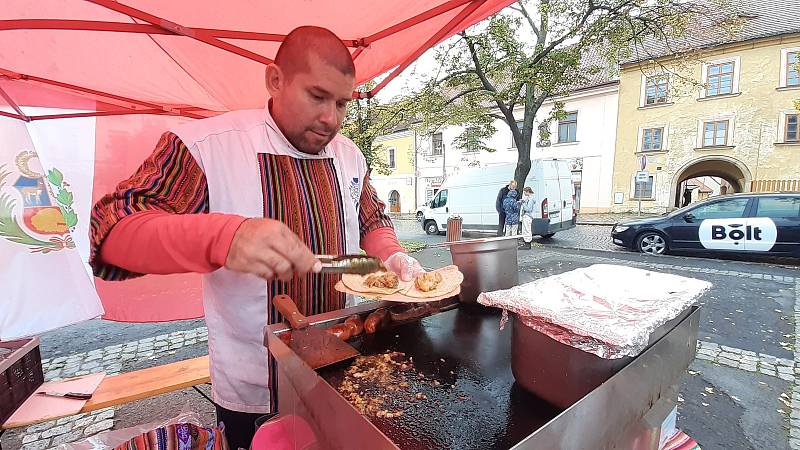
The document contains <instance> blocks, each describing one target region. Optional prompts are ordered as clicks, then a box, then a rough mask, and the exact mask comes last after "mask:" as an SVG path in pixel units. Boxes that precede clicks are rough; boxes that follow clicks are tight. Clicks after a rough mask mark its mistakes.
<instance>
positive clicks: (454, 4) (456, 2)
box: [362, 0, 474, 45]
mask: <svg viewBox="0 0 800 450" xmlns="http://www.w3.org/2000/svg"><path fill="white" fill-rule="evenodd" d="M471 1H474V0H450V1H449V2H447V3H442V4H441V5H439V6H437V7H435V8H431V9H429V10H427V11H425V12H423V13H420V14H417V15H416V16H414V17H412V18H410V19H406V20H404V21H402V22H400V23H398V24H395V25H392V26H391V27H389V28H387V29H385V30H383V31H379V32H377V33H375V34H373V35H371V36H367V37H365V38H364V39H362V41H363V42H364V44H365V45H369V44H371V43H373V42H375V41H377V40H379V39H383V38H385V37H387V36H391V35H393V34H395V33H399V32H401V31H403V30H405V29H408V28H411V27H413V26H414V25H417V24H420V23H422V22H424V21H426V20H430V19H432V18H434V17H436V16H439V15H442V14H444V13H446V12H449V11H452V10H454V9H456V8H458V7H459V6H463V5H466V4H467V3H469V2H471Z"/></svg>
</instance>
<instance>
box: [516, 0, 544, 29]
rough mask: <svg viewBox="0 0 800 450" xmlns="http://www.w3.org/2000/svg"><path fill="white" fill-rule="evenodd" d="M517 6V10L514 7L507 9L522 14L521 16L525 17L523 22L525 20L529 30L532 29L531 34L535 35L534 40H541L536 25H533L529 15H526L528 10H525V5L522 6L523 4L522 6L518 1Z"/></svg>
mask: <svg viewBox="0 0 800 450" xmlns="http://www.w3.org/2000/svg"><path fill="white" fill-rule="evenodd" d="M517 4H518V5H519V8H517V7H514V6H509V8H511V9H513V10H514V11H517V12H519V13H520V14H522V16H523V17H525V20H527V21H528V25H530V26H531V28H533V34H535V35H536V38H537V39H541V38H540V37H539V33H540V31H539V27H537V26H536V24H535V23H533V18H532V17H531V15H530V14H528V10H527V9H526V8H525V5H524V4H522V1H521V0H520V1H518V2H517Z"/></svg>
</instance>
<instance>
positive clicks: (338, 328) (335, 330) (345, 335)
mask: <svg viewBox="0 0 800 450" xmlns="http://www.w3.org/2000/svg"><path fill="white" fill-rule="evenodd" d="M325 331H327V332H328V333H330V334H332V335H334V336H336V337H337V338H339V339H341V340H343V341H346V340H348V339H350V336H352V334H353V330H352V328H351V327H350V325H346V324H343V323H340V324H337V325H334V326H332V327H330V328H328V329H327V330H325Z"/></svg>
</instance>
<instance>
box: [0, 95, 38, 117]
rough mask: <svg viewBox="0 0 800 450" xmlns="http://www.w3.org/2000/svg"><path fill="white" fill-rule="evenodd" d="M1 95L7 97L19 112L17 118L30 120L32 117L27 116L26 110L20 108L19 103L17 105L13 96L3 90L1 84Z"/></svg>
mask: <svg viewBox="0 0 800 450" xmlns="http://www.w3.org/2000/svg"><path fill="white" fill-rule="evenodd" d="M0 97H3V98H4V99H6V102H7V103H8V104H9V105H10V106H11V107H12V108H13V109H14V111H16V112H17V119H21V120H24V121H25V122H30V120H31V118H30V117H28V116H26V115H25V113H24V112H22V110H21V109H20V107H19V105H17V104H16V103H15V102H14V100H12V99H11V96H10V95H8V93H6V91H4V90H3V87H2V86H0Z"/></svg>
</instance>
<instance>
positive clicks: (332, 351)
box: [272, 295, 360, 369]
mask: <svg viewBox="0 0 800 450" xmlns="http://www.w3.org/2000/svg"><path fill="white" fill-rule="evenodd" d="M272 304H273V305H275V308H277V309H278V311H279V312H280V313H281V314H282V315H283V317H284V318H286V320H287V321H288V322H289V324H290V325H291V326H292V338H291V339H290V340H289V343H288V344H289V348H290V349H292V351H294V352H295V353H296V354H297V356H299V357H300V359H302V360H303V361H305V363H306V364H308V365H309V366H311V368H312V369H319V368H320V367H325V366H329V365H331V364H335V363H337V362H340V361H345V360H348V359H351V358H355V357H356V356H358V355H360V353H359V352H358V350H356V349H354V348H353V347H351V346H350V345H349V344H347V343H346V342H344V341H342V340H341V339H339V338H337V337H336V336H334V335H332V334H329V333H327V332H325V331H323V330H320V329H319V328H314V327H311V326H309V322H308V318H306V316H304V315H303V314H301V313H300V311H298V310H297V305H296V304H295V303H294V301H293V300H292V299H291V298H290V297H289V296H287V295H277V296H275V297H274V298H273V299H272Z"/></svg>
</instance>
